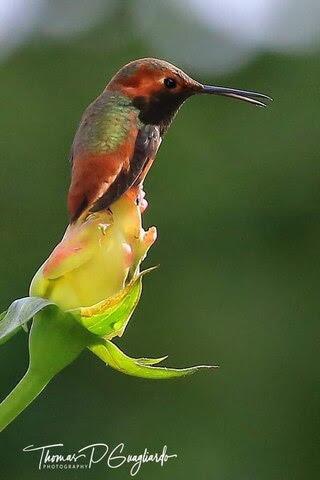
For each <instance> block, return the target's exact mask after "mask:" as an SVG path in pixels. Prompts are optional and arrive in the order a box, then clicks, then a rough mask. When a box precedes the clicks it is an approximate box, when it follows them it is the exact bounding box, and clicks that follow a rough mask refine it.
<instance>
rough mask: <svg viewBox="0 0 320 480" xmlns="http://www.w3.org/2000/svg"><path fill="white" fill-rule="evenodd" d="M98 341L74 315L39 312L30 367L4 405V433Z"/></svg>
mask: <svg viewBox="0 0 320 480" xmlns="http://www.w3.org/2000/svg"><path fill="white" fill-rule="evenodd" d="M93 338H95V337H94V336H93V335H92V334H91V333H89V332H88V331H87V330H86V329H85V328H84V327H83V326H82V325H80V323H78V322H77V320H76V319H75V318H74V317H73V315H71V314H69V313H64V312H62V311H61V310H59V309H58V308H57V307H53V306H50V307H47V308H45V309H44V310H42V311H41V312H39V313H38V314H37V315H36V316H35V318H34V320H33V324H32V328H31V331H30V336H29V352H30V361H29V368H28V370H27V372H26V374H25V376H24V377H23V378H22V380H21V381H20V382H19V383H18V385H17V386H16V387H15V388H14V389H13V390H12V392H11V393H10V394H9V395H8V396H7V398H6V399H5V400H3V402H2V403H1V404H0V431H2V430H3V429H4V428H5V427H6V426H7V425H8V424H9V423H10V422H12V420H14V419H15V418H16V417H17V416H18V415H19V414H20V413H21V412H22V411H23V410H24V409H25V408H26V407H27V406H28V405H29V404H30V403H31V402H32V401H33V400H34V399H35V398H36V397H37V396H38V395H39V393H41V391H42V390H43V389H44V387H45V386H46V385H47V384H48V383H49V382H50V380H51V379H52V378H53V377H54V376H55V375H56V374H57V373H59V372H60V371H61V370H62V369H63V368H65V367H66V366H67V365H69V363H71V362H73V361H74V360H75V359H76V358H77V357H78V355H79V354H80V353H81V352H82V351H83V350H84V349H85V348H86V346H87V345H89V344H91V343H92V342H93Z"/></svg>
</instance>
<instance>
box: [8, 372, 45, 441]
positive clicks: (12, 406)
mask: <svg viewBox="0 0 320 480" xmlns="http://www.w3.org/2000/svg"><path fill="white" fill-rule="evenodd" d="M49 381H50V378H45V377H44V376H42V375H37V374H36V373H35V372H33V371H32V370H31V369H30V368H29V369H28V370H27V372H26V374H25V375H24V377H23V378H22V379H21V380H20V382H19V383H18V385H17V386H16V387H15V388H14V389H13V390H12V392H11V393H9V395H8V396H7V397H6V398H5V399H4V400H3V402H2V403H1V404H0V432H2V430H4V429H5V428H6V426H7V425H9V423H11V422H12V420H14V419H15V418H16V417H17V416H18V415H19V414H20V413H21V412H22V411H23V410H24V409H25V408H27V406H28V405H29V404H30V403H31V402H32V401H33V400H34V399H35V398H36V397H37V396H38V395H39V393H40V392H41V391H42V390H43V389H44V387H45V386H46V385H47V383H49Z"/></svg>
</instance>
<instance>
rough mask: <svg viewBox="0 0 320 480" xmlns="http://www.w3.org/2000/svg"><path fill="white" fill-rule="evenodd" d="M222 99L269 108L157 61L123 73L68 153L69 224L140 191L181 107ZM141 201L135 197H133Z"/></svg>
mask: <svg viewBox="0 0 320 480" xmlns="http://www.w3.org/2000/svg"><path fill="white" fill-rule="evenodd" d="M200 94H201V95H202V94H210V95H223V96H226V97H231V98H236V99H238V100H243V101H245V102H249V103H251V104H253V105H257V106H259V107H265V106H267V105H266V104H265V103H264V102H263V101H262V100H272V99H271V98H270V97H269V96H268V95H264V94H262V93H257V92H252V91H247V90H238V89H234V88H226V87H219V86H212V85H204V84H202V83H200V82H198V81H196V80H193V79H192V78H191V77H190V76H189V75H187V74H186V73H184V72H183V71H182V70H180V69H179V68H177V67H175V66H174V65H172V64H170V63H168V62H166V61H164V60H159V59H156V58H143V59H140V60H135V61H132V62H130V63H128V64H127V65H125V66H124V67H122V68H121V69H120V70H119V71H118V72H117V73H116V74H115V75H114V77H113V78H112V79H111V81H110V82H109V83H108V84H107V86H106V87H105V89H104V91H103V92H102V93H101V95H100V96H98V98H97V99H96V100H94V101H93V102H92V103H91V104H90V105H89V106H88V108H87V109H86V110H85V112H84V114H83V116H82V119H81V122H80V125H79V128H78V130H77V132H76V134H75V137H74V140H73V143H72V147H71V152H70V162H71V185H70V189H69V193H68V211H69V216H70V223H71V224H72V223H74V222H76V221H77V220H78V219H79V218H80V217H81V218H82V217H83V216H84V215H88V214H90V213H93V212H98V211H101V210H105V209H110V206H111V205H112V204H113V203H114V202H115V201H116V200H118V199H119V198H120V197H121V196H122V195H124V194H126V193H127V192H128V193H130V191H131V192H132V191H134V190H135V189H136V191H139V189H141V188H142V184H143V181H144V178H145V176H146V174H147V173H148V171H149V169H150V167H151V165H152V163H153V161H154V159H155V156H156V154H157V151H158V149H159V146H160V144H161V141H162V139H163V137H164V135H165V133H166V131H167V130H168V128H169V126H170V125H171V123H172V121H173V119H174V117H175V115H176V113H177V112H178V110H179V109H180V107H181V105H182V104H183V103H184V102H185V101H186V100H187V99H188V98H190V97H192V96H194V95H200ZM137 198H139V197H137Z"/></svg>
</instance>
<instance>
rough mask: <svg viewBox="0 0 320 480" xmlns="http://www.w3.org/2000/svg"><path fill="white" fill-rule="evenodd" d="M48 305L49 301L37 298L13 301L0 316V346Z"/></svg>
mask: <svg viewBox="0 0 320 480" xmlns="http://www.w3.org/2000/svg"><path fill="white" fill-rule="evenodd" d="M48 305H53V303H52V302H50V300H47V299H45V298H39V297H24V298H19V299H18V300H15V301H14V302H13V303H12V304H11V305H10V307H9V308H8V310H7V311H5V312H3V313H1V315H0V344H2V343H5V342H6V341H7V340H9V338H11V337H12V336H13V335H14V334H15V333H17V332H18V331H19V330H20V328H21V327H22V328H25V327H26V323H27V322H28V321H29V320H31V318H33V317H34V316H35V315H36V314H37V313H38V312H40V311H41V310H43V309H44V308H45V307H47V306H48Z"/></svg>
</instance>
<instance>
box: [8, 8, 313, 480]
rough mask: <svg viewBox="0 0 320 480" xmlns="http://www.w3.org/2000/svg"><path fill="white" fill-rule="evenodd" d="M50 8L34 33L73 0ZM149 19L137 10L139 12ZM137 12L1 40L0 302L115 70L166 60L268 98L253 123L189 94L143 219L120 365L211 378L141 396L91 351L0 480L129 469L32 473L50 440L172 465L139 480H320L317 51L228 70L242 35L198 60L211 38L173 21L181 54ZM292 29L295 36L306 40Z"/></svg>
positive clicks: (59, 19)
mask: <svg viewBox="0 0 320 480" xmlns="http://www.w3.org/2000/svg"><path fill="white" fill-rule="evenodd" d="M1 3H3V4H7V5H9V3H8V2H1ZM27 3H28V2H27ZM35 3H36V2H35ZM71 3H72V4H73V8H75V9H76V8H77V6H76V4H75V2H71ZM79 3H80V4H81V3H82V2H79ZM84 3H87V2H84ZM93 3H94V4H95V5H96V4H97V2H93ZM107 3H108V2H106V4H107ZM166 3H168V2H164V6H163V8H165V4H166ZM178 3H179V4H181V2H177V5H176V7H177V9H178ZM182 3H183V2H182ZM200 3H203V2H200ZM227 3H228V2H227ZM229 3H230V1H229ZM271 3H272V2H271ZM307 3H308V5H309V7H310V5H312V2H307ZM57 4H59V8H57V10H56V11H55V15H56V16H55V17H54V12H53V13H52V11H51V13H50V8H51V9H52V8H53V5H52V3H51V4H50V8H49V6H48V5H47V7H46V8H48V9H49V10H48V11H47V12H49V13H48V16H47V17H46V15H45V12H46V10H45V9H43V10H42V11H41V12H42V13H41V15H42V17H41V18H42V20H43V24H42V25H48V24H50V19H52V18H55V25H56V26H61V25H64V22H65V20H66V18H69V17H68V15H67V13H68V8H67V5H68V2H61V1H59V2H57ZM150 4H151V5H153V7H152V6H150ZM186 4H188V5H189V4H190V1H189V0H188V2H186ZM110 5H111V4H110ZM208 5H210V2H209V3H208ZM159 6H160V2H154V3H153V2H149V4H148V9H149V13H150V9H151V11H152V9H154V12H153V13H157V9H158V8H160V7H159ZM138 7H139V9H138ZM180 7H181V5H180ZM180 7H179V8H180ZM249 7H250V6H249V5H247V4H246V2H244V8H248V9H249ZM30 8H31V7H30ZM144 8H146V9H147V5H146V4H145V3H143V2H118V3H117V4H116V5H115V4H114V3H113V4H112V8H111V7H110V9H109V10H108V11H106V12H104V13H103V12H98V14H97V18H96V19H95V21H94V22H93V24H92V25H90V26H86V28H85V27H83V29H79V32H78V31H76V32H73V34H72V35H67V34H66V32H64V34H63V35H60V36H59V35H58V34H57V35H54V34H51V33H52V32H50V35H49V34H48V32H43V29H44V27H43V28H42V30H41V28H40V26H39V25H40V23H38V24H37V25H36V27H34V29H33V30H32V29H31V27H30V28H29V30H28V35H26V34H25V36H24V37H23V38H22V36H21V38H20V39H19V42H18V40H17V39H16V41H12V42H11V43H10V41H9V36H8V37H7V38H4V37H3V38H2V37H1V35H0V39H1V38H2V42H3V44H5V45H9V46H10V48H9V47H8V48H4V49H3V55H2V59H1V63H0V88H1V108H0V125H1V133H0V154H1V165H2V167H1V190H0V191H1V203H0V209H1V236H0V251H1V262H0V278H1V280H0V282H1V283H0V285H1V288H0V306H1V310H4V309H5V308H6V307H7V306H8V304H9V303H11V302H12V301H13V300H14V299H16V298H19V297H22V296H25V295H26V294H27V292H28V286H29V283H30V280H31V278H32V276H33V274H34V272H35V271H36V270H37V268H38V267H39V265H40V264H41V263H42V262H43V260H44V259H45V258H47V256H48V254H49V252H50V251H51V250H52V249H53V248H54V246H55V245H56V244H57V242H58V241H59V240H60V238H61V236H62V234H63V232H64V229H65V227H66V224H67V220H68V219H67V213H66V192H67V188H68V184H69V178H70V177H69V165H68V161H67V159H68V153H69V148H70V145H71V142H72V138H73V135H74V132H75V130H76V128H77V125H78V122H79V119H80V116H81V114H82V112H83V110H84V108H85V107H86V106H87V105H88V103H89V102H90V101H92V99H94V98H95V97H96V96H97V95H98V94H99V93H100V92H101V90H102V89H103V88H104V85H105V84H106V82H107V81H108V80H109V79H110V77H111V76H112V75H113V74H114V73H115V71H116V70H117V69H118V68H120V67H121V66H122V65H123V64H125V63H126V62H128V61H130V60H132V59H135V58H139V57H143V56H157V57H166V59H167V60H169V61H171V62H173V63H176V64H177V65H179V66H180V67H182V68H186V69H187V70H188V72H189V73H190V74H191V75H192V76H194V77H196V78H197V79H198V80H201V81H203V82H206V83H213V84H220V85H225V86H233V87H238V88H247V89H253V90H257V91H262V92H265V93H268V94H270V95H271V96H272V97H274V99H275V101H274V102H273V104H272V106H271V108H269V109H264V110H263V109H257V108H254V107H252V106H250V105H246V104H244V103H242V102H236V101H232V100H229V99H226V98H213V97H201V98H193V99H191V100H190V101H189V102H188V103H187V104H186V105H185V106H184V107H183V108H182V110H181V112H180V113H179V115H178V117H177V118H176V120H175V122H174V124H173V126H172V127H171V129H170V131H169V133H168V134H167V137H166V138H165V141H164V143H163V145H162V147H161V149H160V152H159V154H158V156H157V161H156V162H155V164H154V166H153V168H152V170H151V172H150V173H149V176H148V179H147V181H146V184H145V189H146V192H147V198H148V200H149V205H150V206H149V209H148V211H147V212H146V214H145V215H144V224H145V226H146V227H148V226H150V225H153V224H154V225H156V226H157V228H158V233H159V238H158V240H157V242H156V244H155V245H154V247H153V248H152V249H151V251H150V253H149V255H148V258H147V260H146V261H145V262H144V266H145V267H147V266H151V265H154V264H158V263H160V265H161V268H160V269H159V270H158V271H156V272H155V273H153V274H152V275H150V276H148V277H147V278H146V279H145V281H144V291H143V296H142V299H141V301H140V304H139V306H138V308H137V310H136V313H135V315H134V317H133V319H132V320H131V322H130V324H129V327H128V329H127V331H126V334H125V336H124V337H123V338H122V339H121V340H119V341H118V342H117V343H118V345H119V346H120V347H121V348H123V350H124V351H125V352H127V353H128V354H129V355H132V356H144V355H145V356H157V355H162V354H168V355H169V359H168V360H167V361H166V364H167V365H168V366H187V365H194V364H199V363H213V364H219V365H220V369H219V370H218V371H209V372H202V373H199V374H196V375H194V376H193V377H190V378H185V379H179V380H175V381H167V382H156V381H148V380H141V379H136V378H131V377H126V376H124V375H121V374H119V373H117V372H115V371H114V370H111V369H107V368H105V366H104V365H103V364H102V362H100V361H99V360H98V359H96V358H95V357H93V355H92V354H90V352H87V353H85V354H83V355H82V356H81V357H80V358H79V359H78V360H77V361H76V362H75V363H74V364H72V365H71V366H70V367H68V368H67V369H66V370H65V371H63V372H62V373H61V374H59V375H58V376H57V377H56V378H55V379H54V380H53V381H52V382H51V383H50V384H49V386H48V387H47V388H46V390H45V391H44V392H43V393H42V394H41V395H40V397H38V399H37V400H36V401H35V402H34V403H33V404H32V405H31V406H30V407H29V408H28V409H27V410H26V411H25V412H24V413H23V414H21V416H20V417H19V418H18V419H17V420H16V421H15V422H14V423H12V424H11V425H10V426H9V427H8V428H7V429H6V430H5V431H4V432H3V433H2V434H1V437H0V446H1V450H0V451H1V454H0V455H1V467H0V475H1V478H4V479H13V478H17V477H19V478H21V479H22V480H27V479H38V478H39V479H40V478H41V479H42V478H43V479H45V478H61V477H65V478H69V479H70V480H72V479H76V478H83V477H84V476H86V478H87V477H88V478H92V479H97V480H100V479H105V478H110V479H113V478H115V479H125V478H129V470H128V468H127V467H122V468H120V469H119V470H110V469H108V468H107V467H106V466H105V465H104V464H103V462H102V463H101V464H99V465H96V466H95V467H94V468H93V469H92V470H91V471H90V472H86V473H83V472H78V473H77V472H71V471H67V472H63V471H62V472H61V471H58V472H57V471H55V472H54V471H51V472H46V471H38V470H37V460H38V456H37V455H36V454H31V453H29V454H26V453H23V452H22V449H23V447H25V446H26V445H30V444H35V445H45V444H50V443H56V442H62V443H64V444H65V448H66V450H67V451H76V450H77V449H79V448H81V447H83V446H84V445H87V444H90V443H95V442H104V443H108V444H109V445H110V446H115V445H116V444H117V443H119V442H122V441H123V442H125V444H126V450H127V453H140V452H141V451H143V449H144V448H145V447H147V448H148V450H149V451H150V452H152V451H158V450H161V449H162V447H163V445H164V444H166V445H168V448H169V453H177V454H178V459H177V460H172V461H170V462H169V463H167V464H166V465H165V466H164V467H163V468H161V467H159V466H158V465H155V464H149V465H146V466H145V467H143V469H142V470H141V473H140V474H139V475H138V477H137V478H141V479H143V480H145V479H147V478H148V479H149V478H152V479H153V480H158V479H170V480H171V479H186V480H189V479H190V480H191V479H194V478H195V477H196V478H199V479H209V478H210V479H211V478H212V479H219V480H242V479H243V480H248V479H250V480H251V479H254V480H280V479H281V480H282V479H283V480H287V479H290V480H295V479H297V480H298V479H299V480H300V479H301V480H308V479H310V480H311V479H312V480H314V479H315V478H317V477H318V475H319V470H320V462H319V452H318V448H319V445H320V438H319V437H320V435H319V431H320V430H319V427H320V425H319V393H320V385H319V359H318V356H319V355H318V352H319V327H318V322H319V310H320V309H319V286H320V281H319V267H320V265H319V235H320V188H319V186H320V163H319V153H318V152H319V147H320V135H319V123H320V95H319V76H320V54H319V50H318V49H317V45H318V43H317V38H318V37H317V36H316V35H314V36H313V39H312V42H311V41H310V45H309V44H308V45H304V46H303V48H300V47H299V46H297V48H293V47H292V49H290V45H291V44H290V42H289V41H288V42H287V47H288V48H284V47H283V45H282V46H280V48H279V49H277V48H276V47H275V46H272V48H271V47H270V48H267V47H266V45H264V46H262V47H261V43H260V46H259V48H258V47H256V45H258V43H259V42H257V41H256V40H255V39H254V38H253V37H252V38H251V41H249V40H248V41H246V42H245V41H244V42H243V45H244V47H245V46H246V47H248V51H247V50H246V49H245V48H244V47H243V51H242V52H241V51H239V58H240V59H242V60H241V61H239V62H238V63H239V64H237V65H236V68H233V66H232V65H229V64H228V62H227V63H226V64H225V65H224V64H223V62H222V63H220V64H219V65H215V63H214V58H215V55H214V51H217V50H219V48H220V50H219V51H223V48H224V46H225V45H226V44H227V47H228V48H229V50H226V53H225V58H229V57H228V51H230V50H231V51H234V49H235V48H236V44H237V42H236V41H235V40H236V36H235V35H234V36H233V37H232V41H233V43H232V42H231V40H230V42H231V43H230V42H229V43H228V42H227V41H226V39H225V38H223V37H224V36H223V35H222V37H221V38H220V37H219V38H220V40H219V38H218V37H217V38H216V43H213V44H212V45H210V44H209V45H207V43H206V42H205V47H203V45H204V41H205V40H206V38H207V37H206V36H205V35H206V34H207V33H208V32H207V30H208V25H206V26H205V27H203V26H201V22H200V20H199V19H198V20H197V21H198V23H197V21H196V20H195V19H194V18H193V17H192V15H191V13H190V11H189V14H188V13H186V12H185V11H184V13H183V14H182V13H181V15H180V14H179V11H178V10H177V11H176V12H175V14H176V15H177V17H176V18H178V19H179V21H177V23H176V25H177V31H178V32H181V31H185V41H186V42H187V37H188V33H187V32H188V31H189V30H188V28H190V25H191V24H192V32H193V36H192V37H190V38H191V40H192V42H193V50H192V51H191V53H190V55H189V56H188V48H187V46H186V47H185V48H184V49H182V48H179V44H181V38H179V39H178V40H177V41H175V34H176V33H175V32H172V30H170V29H171V26H172V23H173V19H174V17H173V16H172V15H171V14H170V15H169V13H167V14H166V13H165V11H164V12H162V16H161V15H160V14H159V15H158V13H157V15H158V16H157V21H156V23H155V24H154V25H152V21H155V20H152V18H149V17H146V18H144V17H143V12H144V10H143V9H144ZM167 8H169V7H168V5H167ZM230 8H231V6H230ZM310 8H311V7H310ZM181 12H182V10H181ZM230 12H231V10H230ZM2 13H3V12H2ZM29 13H30V12H29ZM69 13H70V12H69ZM69 13H68V14H69ZM0 14H1V10H0ZM134 14H136V15H138V17H137V18H138V19H139V21H140V22H141V25H142V24H143V25H144V27H143V28H144V30H143V28H142V27H141V26H139V24H138V23H137V22H136V23H134V21H133V20H132V18H135V17H134ZM17 15H19V18H20V23H21V25H20V24H19V22H18V25H17V26H15V29H12V31H11V33H12V32H18V33H19V32H21V31H22V30H23V26H22V23H23V15H24V14H23V11H22V10H21V11H19V12H18V14H17ZM179 15H180V16H179ZM188 15H189V16H188ZM315 15H316V14H315ZM83 16H84V14H83ZM310 17H312V15H311V14H310ZM86 18H87V17H86ZM319 19H320V15H319V12H318V17H317V22H318V23H320V22H319ZM253 20H254V18H253ZM239 21H240V20H239ZM148 22H149V23H148ZM161 22H162V23H161ZM180 22H181V23H180ZM183 22H185V23H183ZM287 22H288V24H289V23H290V17H288V18H287ZM147 24H148V25H149V29H146V28H145V27H146V25H147ZM159 25H160V26H161V25H162V26H161V28H160V27H159ZM285 25H286V22H285V21H284V23H283V25H281V24H280V26H279V30H280V31H281V29H284V28H285ZM298 25H299V28H300V34H301V35H302V37H303V32H302V33H301V29H304V31H305V34H306V35H307V33H308V31H309V30H310V29H309V27H308V25H307V24H303V22H300V23H299V22H297V26H298ZM153 26H154V31H153V30H152V27H153ZM65 28H66V31H68V25H67V27H65ZM70 28H71V27H70ZM166 28H167V35H166ZM184 28H185V30H184ZM142 30H143V35H142V33H141V32H142ZM204 30H205V31H206V32H205V33H204ZM152 31H153V32H154V35H153V36H152V35H151V33H150V32H152ZM217 32H219V29H217V28H216V27H215V26H214V25H213V27H212V34H213V36H214V35H215V33H217ZM220 33H221V31H220ZM271 33H272V32H271ZM273 33H274V32H273ZM0 34H1V31H0ZM150 35H151V36H150ZM162 35H163V36H162ZM203 35H204V36H203ZM301 35H300V36H301ZM18 37H19V35H17V38H18ZM10 38H11V37H10ZM170 38H171V39H172V41H171V42H170ZM197 38H198V39H199V41H198V43H197ZM189 40H190V39H189ZM224 40H225V43H223V42H224ZM219 41H220V44H219ZM217 42H218V43H217ZM250 42H251V43H250ZM162 43H163V44H164V46H165V48H164V49H162V48H161V45H162ZM182 43H183V42H182ZM239 43H241V42H240V40H239V42H238V46H239ZM293 44H294V42H293V40H292V45H293ZM170 45H171V46H172V51H171V53H170V48H169V49H168V47H170ZM219 45H220V47H219ZM232 45H234V49H232V48H231V47H232ZM13 46H14V48H13ZM180 46H181V45H180ZM202 47H203V48H202ZM260 47H261V48H260ZM211 48H213V51H212V53H210V49H211ZM197 52H198V53H197ZM210 55H212V57H210ZM241 55H242V57H241ZM193 59H195V62H194V64H193ZM222 59H223V56H222ZM231 63H232V62H231ZM27 359H28V349H27V336H26V335H25V334H24V333H19V334H18V335H16V336H15V337H14V338H12V340H10V342H8V343H7V344H5V345H3V346H2V347H1V350H0V378H1V382H0V393H1V397H2V398H3V397H4V396H5V395H6V394H7V393H8V392H9V391H10V390H11V389H12V388H13V387H14V385H15V384H16V383H17V382H18V380H19V379H20V378H21V376H22V375H23V373H24V371H25V369H26V366H27Z"/></svg>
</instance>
